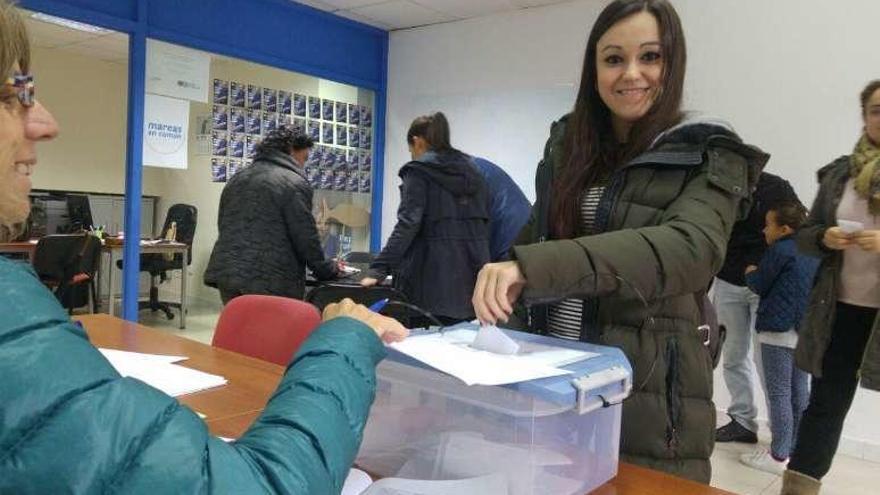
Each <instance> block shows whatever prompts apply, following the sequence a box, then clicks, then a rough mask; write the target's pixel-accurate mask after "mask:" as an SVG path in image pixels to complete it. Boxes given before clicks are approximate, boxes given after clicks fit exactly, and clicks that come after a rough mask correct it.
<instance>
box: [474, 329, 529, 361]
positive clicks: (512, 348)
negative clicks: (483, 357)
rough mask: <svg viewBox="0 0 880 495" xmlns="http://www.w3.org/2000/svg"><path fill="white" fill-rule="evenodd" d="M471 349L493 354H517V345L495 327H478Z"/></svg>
mask: <svg viewBox="0 0 880 495" xmlns="http://www.w3.org/2000/svg"><path fill="white" fill-rule="evenodd" d="M471 347H473V348H474V349H479V350H481V351H487V352H494V353H495V354H505V355H511V354H516V353H517V352H519V344H517V343H516V341H515V340H513V339H512V338H510V337H508V336H507V334H505V333H504V332H502V331H501V330H500V329H499V328H498V327H496V326H495V325H484V326H482V327H480V331H479V332H477V338H475V339H474V342H473V343H472V344H471Z"/></svg>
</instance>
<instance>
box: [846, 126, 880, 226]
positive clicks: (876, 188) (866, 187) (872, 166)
mask: <svg viewBox="0 0 880 495" xmlns="http://www.w3.org/2000/svg"><path fill="white" fill-rule="evenodd" d="M849 175H850V177H852V178H853V180H854V181H855V186H856V192H857V193H858V194H859V197H861V198H864V199H867V200H868V212H869V213H871V215H874V216H877V215H880V147H878V146H877V145H875V144H874V143H872V142H871V140H870V139H868V135H867V134H863V135H862V138H861V139H859V142H858V143H856V148H855V150H853V154H852V156H851V157H850V161H849Z"/></svg>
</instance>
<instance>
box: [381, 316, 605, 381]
mask: <svg viewBox="0 0 880 495" xmlns="http://www.w3.org/2000/svg"><path fill="white" fill-rule="evenodd" d="M476 337H477V332H476V331H474V330H466V329H461V330H453V331H450V332H445V333H443V334H439V333H438V334H431V335H419V336H415V337H410V338H408V339H406V340H404V341H402V342H397V343H394V344H391V347H393V348H394V349H396V350H398V351H400V352H402V353H404V354H406V355H408V356H410V357H412V358H414V359H417V360H419V361H421V362H423V363H425V364H427V365H429V366H431V367H433V368H436V369H438V370H440V371H442V372H444V373H447V374H450V375H452V376H454V377H456V378H458V379H460V380H461V381H463V382H464V383H466V384H467V385H505V384H508V383H518V382H524V381H528V380H535V379H538V378H547V377H550V376H560V375H565V374H569V373H571V372H570V371H568V370H564V369H561V368H558V366H562V365H563V364H562V362H563V360H564V361H565V364H568V363H571V362H574V361H577V360H580V359H588V358H590V357H593V356H596V354H591V353H587V352H580V351H571V352H567V351H568V350H561V351H563V352H559V353H555V352H553V353H550V354H545V355H541V354H542V353H539V352H534V353H518V354H507V355H504V354H498V353H496V352H489V351H485V350H481V349H477V348H475V347H473V345H472V344H473V343H474V340H475V339H476ZM549 352H552V351H549Z"/></svg>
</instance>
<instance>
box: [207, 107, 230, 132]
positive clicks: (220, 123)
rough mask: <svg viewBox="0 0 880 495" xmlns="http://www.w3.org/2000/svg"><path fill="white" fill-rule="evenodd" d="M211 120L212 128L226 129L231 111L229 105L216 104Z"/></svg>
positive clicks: (217, 129)
mask: <svg viewBox="0 0 880 495" xmlns="http://www.w3.org/2000/svg"><path fill="white" fill-rule="evenodd" d="M211 122H212V123H211V129H213V130H215V131H225V130H226V129H227V128H228V125H229V112H228V111H227V107H225V106H223V105H214V110H213V113H212V120H211Z"/></svg>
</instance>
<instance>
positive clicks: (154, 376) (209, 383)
mask: <svg viewBox="0 0 880 495" xmlns="http://www.w3.org/2000/svg"><path fill="white" fill-rule="evenodd" d="M99 350H100V351H101V353H102V354H103V355H104V357H106V358H107V360H108V361H110V364H111V365H113V367H114V368H116V371H118V372H119V374H120V375H122V376H126V377H131V378H136V379H138V380H140V381H142V382H144V383H146V384H147V385H150V386H152V387H155V388H157V389H159V390H161V391H163V392H165V393H166V394H168V395H170V396H172V397H178V396H181V395H185V394H191V393H194V392H200V391H202V390H207V389H209V388H214V387H219V386H221V385H226V379H225V378H223V377H222V376H219V375H212V374H210V373H205V372H203V371H198V370H194V369H190V368H185V367H183V366H179V365H176V364H173V363H176V362H178V361H183V360H185V359H186V357H185V356H162V355H158V354H141V353H139V352H127V351H118V350H115V349H99Z"/></svg>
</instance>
